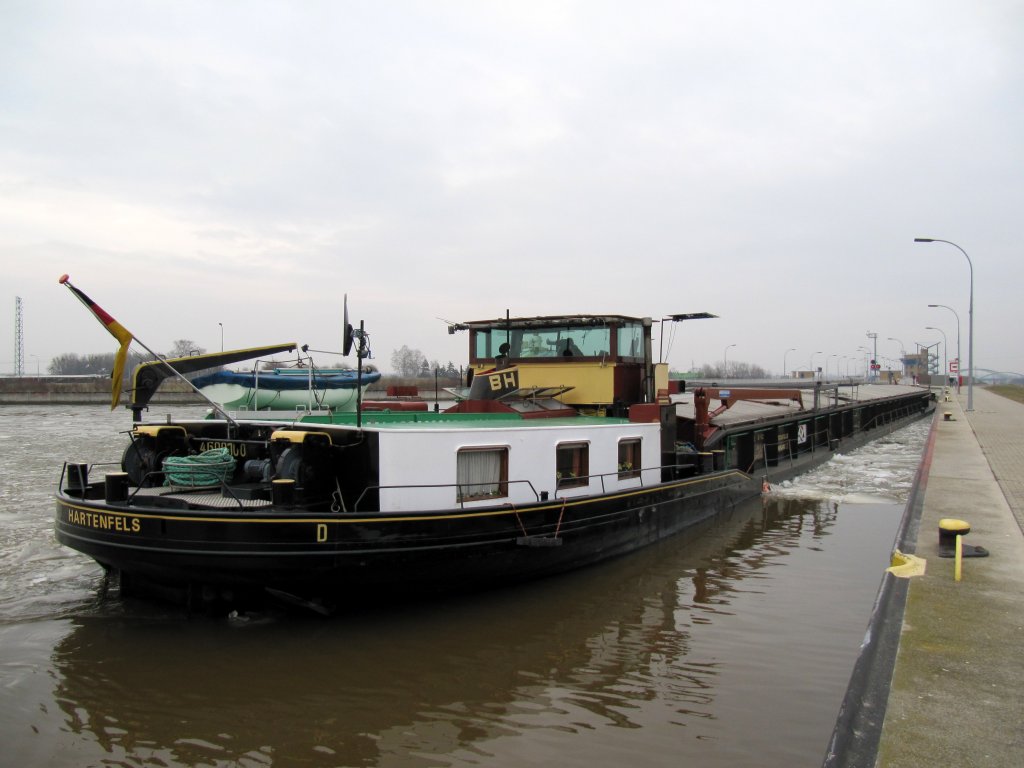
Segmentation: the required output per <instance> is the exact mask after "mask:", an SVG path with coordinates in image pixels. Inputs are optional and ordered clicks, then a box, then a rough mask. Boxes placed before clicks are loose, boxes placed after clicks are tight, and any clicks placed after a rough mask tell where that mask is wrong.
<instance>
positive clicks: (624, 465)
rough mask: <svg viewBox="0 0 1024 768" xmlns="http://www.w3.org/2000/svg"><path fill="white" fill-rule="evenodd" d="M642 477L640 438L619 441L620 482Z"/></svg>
mask: <svg viewBox="0 0 1024 768" xmlns="http://www.w3.org/2000/svg"><path fill="white" fill-rule="evenodd" d="M630 477H640V438H639V437H629V438H626V439H625V440H620V441H619V480H626V479H628V478H630Z"/></svg>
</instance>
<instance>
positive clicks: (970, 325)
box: [914, 237, 974, 411]
mask: <svg viewBox="0 0 1024 768" xmlns="http://www.w3.org/2000/svg"><path fill="white" fill-rule="evenodd" d="M914 242H915V243H945V244H946V245H952V246H953V247H954V248H956V249H957V250H958V251H960V253H962V254H963V255H964V258H965V259H967V266H968V267H969V268H970V270H971V297H970V303H969V304H968V305H967V377H968V378H967V410H968V411H973V410H974V264H973V262H971V257H970V256H968V255H967V251H965V250H964V249H963V248H961V247H960V246H959V245H957V244H956V243H954V242H953V241H952V240H940V239H939V238H937V237H915V238H914Z"/></svg>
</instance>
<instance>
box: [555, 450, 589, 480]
mask: <svg viewBox="0 0 1024 768" xmlns="http://www.w3.org/2000/svg"><path fill="white" fill-rule="evenodd" d="M555 470H556V477H557V478H558V487H559V488H579V487H583V486H586V485H590V478H589V477H588V476H589V475H590V444H589V443H562V444H561V445H559V446H558V447H557V448H556V450H555Z"/></svg>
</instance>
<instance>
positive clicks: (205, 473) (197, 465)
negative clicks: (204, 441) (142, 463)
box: [163, 448, 235, 487]
mask: <svg viewBox="0 0 1024 768" xmlns="http://www.w3.org/2000/svg"><path fill="white" fill-rule="evenodd" d="M163 468H164V485H185V486H191V487H204V486H209V485H220V484H221V483H223V482H225V481H226V480H227V479H228V478H230V477H231V475H232V474H233V473H234V471H235V459H234V457H233V456H232V455H231V452H230V451H229V450H228V449H227V448H211V449H210V450H208V451H203V452H202V453H200V454H197V455H195V456H168V457H167V458H166V459H164V463H163Z"/></svg>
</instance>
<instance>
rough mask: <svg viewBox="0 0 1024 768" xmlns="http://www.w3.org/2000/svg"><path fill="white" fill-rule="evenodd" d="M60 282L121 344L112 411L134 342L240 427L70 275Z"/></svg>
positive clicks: (117, 359) (115, 359) (115, 363)
mask: <svg viewBox="0 0 1024 768" xmlns="http://www.w3.org/2000/svg"><path fill="white" fill-rule="evenodd" d="M58 282H59V283H60V284H61V285H63V286H65V287H67V288H68V289H69V290H70V291H71V292H72V293H73V294H74V295H75V297H76V298H77V299H78V300H79V301H81V302H82V303H83V304H84V305H85V306H86V307H88V309H89V311H90V312H92V313H93V315H94V316H95V317H96V319H97V320H99V321H100V323H102V324H103V326H104V327H105V328H106V329H107V331H108V332H109V333H110V334H111V335H112V336H113V337H114V338H115V339H117V340H118V341H120V342H121V348H120V349H119V350H118V351H117V355H116V356H115V358H114V370H113V372H112V374H111V376H112V378H113V379H114V383H113V392H112V396H111V403H110V410H114V409H115V408H116V407H117V404H118V403H119V402H120V400H121V382H122V380H123V378H124V364H125V360H126V359H127V357H128V347H129V345H130V344H131V343H132V342H133V341H134V342H135V343H136V344H138V345H139V346H140V347H142V348H143V349H144V350H146V351H147V352H148V353H149V354H150V355H152V356H153V358H154V359H155V360H159V361H160V362H161V364H162V365H163V366H165V367H166V368H167V370H169V371H170V372H171V373H172V374H174V375H175V376H176V377H178V378H179V379H181V380H182V381H184V382H185V383H186V384H187V385H188V387H189V389H191V390H192V391H193V392H195V393H196V394H197V395H199V396H200V397H201V398H203V400H205V401H206V402H207V403H209V404H210V406H211V407H212V408H213V409H214V410H215V411H216V412H217V413H219V414H220V415H221V416H223V417H224V419H225V420H226V421H228V422H230V423H231V424H232V425H234V426H236V427H237V426H238V422H236V421H235V420H234V419H232V418H231V417H230V416H228V414H227V412H226V411H225V410H224V409H223V408H221V406H220V405H219V404H218V403H215V402H214V401H213V400H211V399H210V398H209V397H207V396H206V395H204V394H203V393H202V392H201V391H200V390H199V388H198V387H196V385H195V384H193V383H192V382H191V381H189V380H188V378H186V377H185V376H184V375H182V374H181V372H179V371H178V369H176V368H175V367H174V366H173V365H171V364H170V363H168V362H167V361H166V360H165V359H164V358H163V357H162V356H161V355H158V354H157V353H156V352H154V351H153V350H152V349H150V348H149V347H148V346H147V345H146V344H145V343H144V342H143V341H142V340H141V339H140V338H139V337H138V336H136V335H135V334H133V333H131V332H130V331H128V330H127V329H126V328H125V327H124V326H123V325H121V324H120V323H119V322H117V320H115V319H114V318H113V317H112V316H111V315H109V314H107V312H105V311H104V310H103V309H102V308H101V307H100V306H99V305H98V304H97V303H96V302H94V301H93V300H92V299H90V298H89V297H88V296H86V295H85V293H83V292H82V291H81V290H80V289H78V288H76V287H75V286H74V285H73V284H72V283H71V280H70V278H69V277H68V275H61V277H60V280H58Z"/></svg>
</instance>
